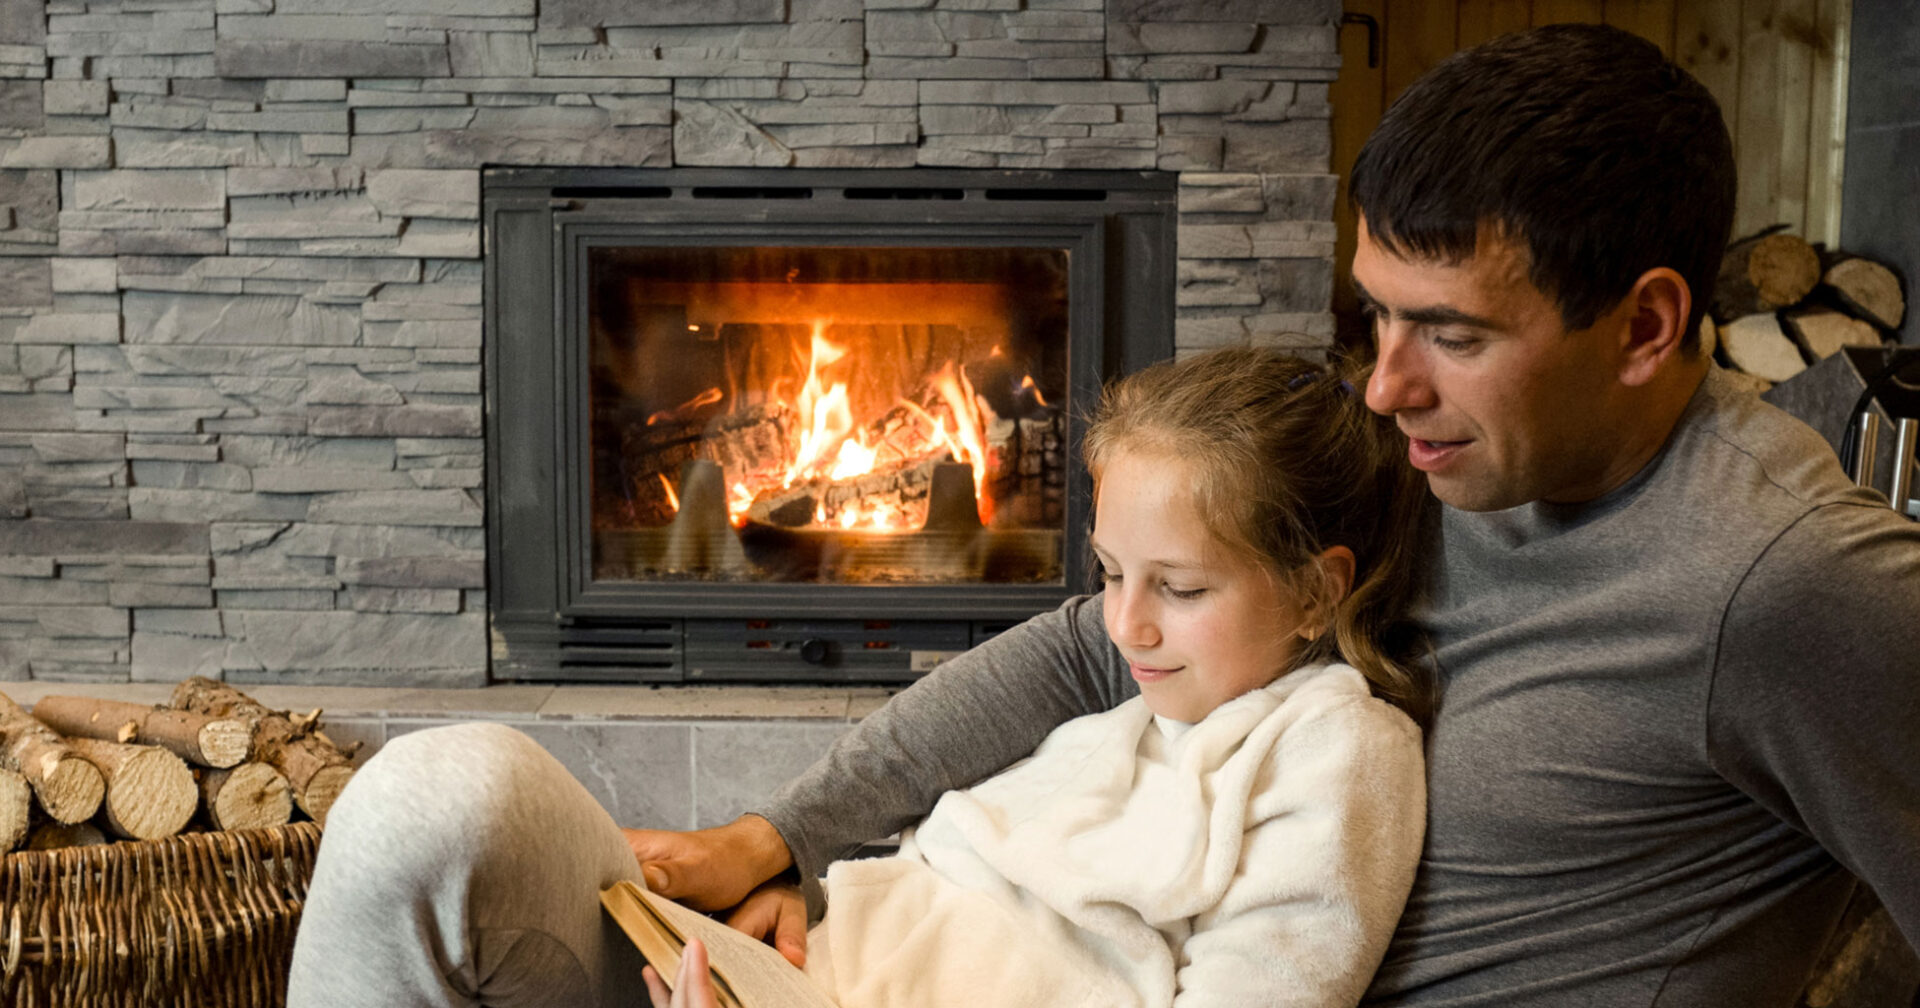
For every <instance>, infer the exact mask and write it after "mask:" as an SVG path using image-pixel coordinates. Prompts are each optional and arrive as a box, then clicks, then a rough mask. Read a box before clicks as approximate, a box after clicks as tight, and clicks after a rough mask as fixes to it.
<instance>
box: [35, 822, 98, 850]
mask: <svg viewBox="0 0 1920 1008" xmlns="http://www.w3.org/2000/svg"><path fill="white" fill-rule="evenodd" d="M106 842H107V835H106V834H105V833H102V832H100V827H98V826H95V825H94V824H92V823H90V822H81V823H58V822H52V821H48V822H43V823H41V824H40V825H38V826H35V827H34V828H33V832H32V833H31V834H30V835H28V837H27V849H28V850H54V849H56V848H59V847H95V846H98V845H100V844H103V843H106Z"/></svg>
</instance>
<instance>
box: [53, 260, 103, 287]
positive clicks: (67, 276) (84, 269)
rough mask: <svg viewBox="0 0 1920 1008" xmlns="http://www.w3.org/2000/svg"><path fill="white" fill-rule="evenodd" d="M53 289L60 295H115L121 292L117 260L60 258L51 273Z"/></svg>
mask: <svg viewBox="0 0 1920 1008" xmlns="http://www.w3.org/2000/svg"><path fill="white" fill-rule="evenodd" d="M49 279H50V281H51V287H52V289H53V290H54V291H56V292H58V293H109V294H110V293H113V292H115V291H117V290H119V272H118V268H117V266H116V265H115V260H113V259H108V258H98V259H86V258H78V257H65V256H63V257H60V258H57V259H54V260H53V261H52V263H51V269H50V271H49Z"/></svg>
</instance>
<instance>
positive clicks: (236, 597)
mask: <svg viewBox="0 0 1920 1008" xmlns="http://www.w3.org/2000/svg"><path fill="white" fill-rule="evenodd" d="M213 599H214V604H215V605H217V606H219V607H220V608H221V609H222V610H224V611H226V612H228V613H237V612H239V611H241V610H254V609H259V610H296V611H318V610H327V609H332V608H333V592H331V591H301V590H293V589H290V590H284V591H282V590H274V589H262V590H253V589H245V588H241V589H228V590H224V591H215V592H214V593H213Z"/></svg>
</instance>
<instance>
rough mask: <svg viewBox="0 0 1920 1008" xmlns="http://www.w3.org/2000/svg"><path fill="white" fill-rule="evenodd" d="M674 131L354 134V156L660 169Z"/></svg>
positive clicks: (404, 163) (370, 161)
mask: <svg viewBox="0 0 1920 1008" xmlns="http://www.w3.org/2000/svg"><path fill="white" fill-rule="evenodd" d="M672 143H673V133H672V130H670V129H668V128H666V127H663V126H624V127H614V128H611V129H606V130H601V131H598V132H595V133H589V134H581V133H579V132H578V131H574V130H553V129H549V130H536V131H514V132H504V131H502V132H489V131H482V130H464V129H462V130H434V131H429V132H427V133H421V134H413V135H408V136H404V137H393V136H355V137H354V138H353V157H354V160H356V161H358V162H360V163H362V164H366V165H368V166H369V167H407V168H416V167H417V168H439V167H445V168H470V167H472V166H473V165H476V164H482V163H500V164H517V165H583V166H597V165H608V166H625V167H636V168H659V167H665V166H666V165H668V164H670V163H671V158H672V150H673V147H672Z"/></svg>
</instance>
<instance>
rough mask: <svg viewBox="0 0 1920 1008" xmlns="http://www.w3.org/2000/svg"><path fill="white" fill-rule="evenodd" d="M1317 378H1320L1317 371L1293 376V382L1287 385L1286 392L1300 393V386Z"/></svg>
mask: <svg viewBox="0 0 1920 1008" xmlns="http://www.w3.org/2000/svg"><path fill="white" fill-rule="evenodd" d="M1318 377H1320V372H1318V371H1304V372H1301V373H1300V374H1297V375H1294V376H1293V380H1292V381H1290V382H1288V383H1287V391H1289V392H1298V391H1300V388H1301V386H1303V385H1305V384H1306V383H1308V382H1310V381H1313V380H1314V379H1316V378H1318Z"/></svg>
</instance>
